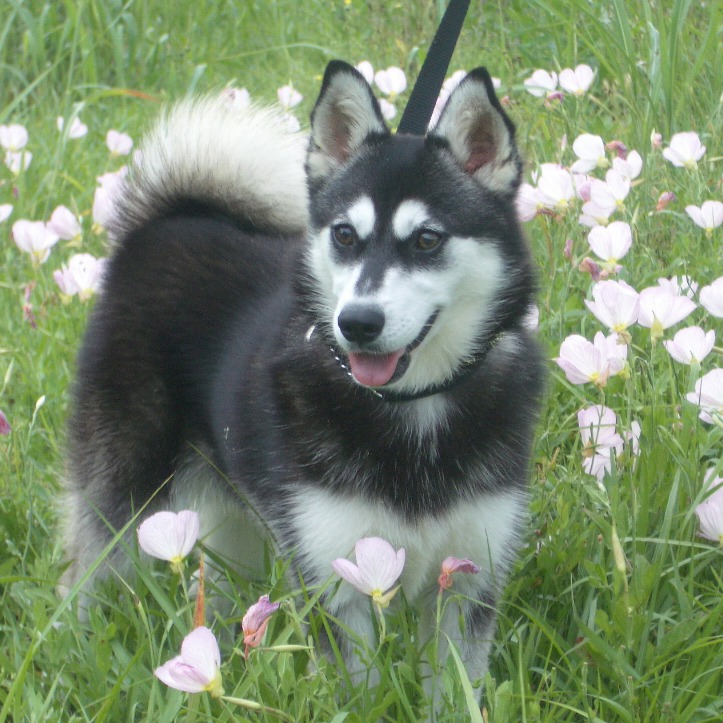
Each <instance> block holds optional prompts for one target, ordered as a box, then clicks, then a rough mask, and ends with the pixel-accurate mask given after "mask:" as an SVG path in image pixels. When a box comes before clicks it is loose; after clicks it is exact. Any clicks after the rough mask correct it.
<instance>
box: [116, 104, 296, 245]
mask: <svg viewBox="0 0 723 723" xmlns="http://www.w3.org/2000/svg"><path fill="white" fill-rule="evenodd" d="M284 123H285V121H284V119H283V117H282V116H281V114H280V113H278V112H275V111H273V110H270V109H261V108H249V109H231V108H229V107H228V106H227V105H226V102H225V100H224V99H223V98H222V97H220V96H219V97H209V98H206V99H205V100H201V101H198V100H194V101H192V102H191V101H184V102H181V103H179V104H178V105H177V106H175V107H174V108H173V109H171V110H170V111H169V112H168V113H167V114H165V115H164V116H163V117H162V118H161V119H160V121H159V122H158V124H157V125H156V126H155V128H153V129H152V130H151V131H150V133H149V134H148V135H147V137H146V138H145V140H144V143H143V147H142V151H141V153H140V154H138V155H137V156H136V159H135V162H134V166H133V168H132V175H131V179H132V183H131V184H130V185H129V188H128V191H127V194H126V204H127V205H128V206H129V207H130V209H131V210H132V214H133V219H132V222H133V223H136V219H138V218H139V217H140V218H146V219H149V218H152V216H153V215H154V214H155V213H157V212H158V209H157V208H156V203H157V199H159V198H168V197H173V196H178V195H185V196H188V197H193V198H197V199H201V200H206V201H212V202H214V203H216V204H218V205H219V206H220V207H221V208H222V209H225V210H227V211H228V212H230V213H232V214H233V213H235V212H239V213H242V214H243V216H244V217H245V218H248V219H249V220H250V221H251V222H252V223H257V224H259V226H261V227H262V228H269V227H271V228H272V229H277V230H279V231H282V232H288V233H302V232H304V231H305V229H306V224H307V203H308V198H307V186H306V178H305V173H304V159H305V153H306V142H307V138H306V136H305V135H304V134H301V133H290V132H289V131H288V130H287V129H286V127H285V125H284ZM117 223H118V224H119V225H120V226H121V227H122V226H123V219H122V218H119V219H118V220H117Z"/></svg>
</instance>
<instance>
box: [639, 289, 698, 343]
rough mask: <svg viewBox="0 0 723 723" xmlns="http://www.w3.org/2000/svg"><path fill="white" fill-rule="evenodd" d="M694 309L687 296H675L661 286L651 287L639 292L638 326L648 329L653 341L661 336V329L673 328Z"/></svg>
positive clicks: (694, 305) (694, 306) (693, 303)
mask: <svg viewBox="0 0 723 723" xmlns="http://www.w3.org/2000/svg"><path fill="white" fill-rule="evenodd" d="M695 309H696V304H695V302H694V301H691V300H690V299H689V298H688V297H687V296H675V295H673V294H671V293H670V292H669V291H668V289H665V288H663V287H662V286H651V287H650V288H648V289H643V290H642V291H641V292H640V315H639V316H638V324H640V326H645V327H647V328H649V329H650V335H651V337H652V338H653V339H656V338H657V339H659V338H660V337H662V336H663V329H668V328H669V327H671V326H674V325H675V324H677V323H678V322H679V321H682V320H683V319H685V317H686V316H688V314H690V313H691V312H692V311H694V310H695Z"/></svg>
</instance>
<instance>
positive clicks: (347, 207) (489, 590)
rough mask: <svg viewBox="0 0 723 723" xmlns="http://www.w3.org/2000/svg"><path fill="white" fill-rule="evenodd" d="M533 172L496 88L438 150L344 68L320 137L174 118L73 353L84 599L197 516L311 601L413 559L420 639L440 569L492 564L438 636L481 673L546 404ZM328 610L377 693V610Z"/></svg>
mask: <svg viewBox="0 0 723 723" xmlns="http://www.w3.org/2000/svg"><path fill="white" fill-rule="evenodd" d="M521 174H522V160H521V156H520V154H519V152H518V150H517V146H516V143H515V130H514V126H513V124H512V122H511V121H510V119H509V118H508V116H507V115H506V113H505V112H504V110H503V109H502V107H501V105H500V103H499V101H498V99H497V97H496V96H495V92H494V89H493V86H492V82H491V79H490V76H489V74H488V73H487V71H486V70H485V69H483V68H478V69H476V70H473V71H472V72H470V73H469V74H468V75H467V76H466V77H465V78H464V80H463V81H462V82H461V83H460V84H459V86H458V87H457V88H456V89H455V90H454V91H453V92H452V94H451V96H450V97H449V100H448V102H447V103H446V106H445V107H444V110H443V112H442V114H441V117H440V118H439V120H438V122H437V124H436V125H435V126H434V127H433V128H431V129H430V130H429V131H428V132H427V134H426V136H415V135H407V134H398V135H397V134H394V133H392V132H390V130H389V128H388V127H387V125H386V123H385V121H384V119H383V116H382V113H381V111H380V108H379V105H378V103H377V101H376V99H375V98H374V95H373V93H372V91H371V88H370V86H369V85H368V84H367V82H366V81H365V80H364V78H363V77H362V76H361V75H360V74H359V73H358V72H357V71H356V70H355V69H354V68H353V67H352V66H350V65H348V64H346V63H344V62H341V61H332V62H331V63H330V64H329V65H328V67H327V70H326V73H325V75H324V78H323V81H322V85H321V90H320V94H319V97H318V100H317V102H316V104H315V107H314V109H313V112H312V115H311V130H310V133H309V136H308V140H307V139H306V138H304V137H303V136H302V135H301V134H298V133H297V134H294V133H290V132H288V131H286V130H285V129H284V127H283V121H282V120H280V119H279V118H278V117H277V116H276V115H274V114H273V113H271V112H269V111H264V110H247V111H232V110H230V109H229V108H227V107H226V106H225V105H224V103H223V102H222V101H219V100H213V99H206V100H201V101H196V102H183V103H181V104H180V105H179V106H177V107H176V108H175V109H174V110H172V111H170V112H169V113H168V114H166V115H165V116H164V117H163V118H162V119H161V120H160V121H159V122H158V124H157V125H156V127H155V129H154V130H152V132H151V133H150V135H149V136H148V138H147V139H146V142H145V145H144V147H143V150H142V153H141V154H140V156H139V158H138V159H137V160H136V162H135V166H134V168H133V169H132V172H131V176H130V179H131V180H130V182H129V184H128V186H127V188H126V190H125V191H124V193H123V196H122V198H120V199H119V201H118V213H117V215H116V219H115V222H114V223H113V224H112V225H111V227H110V229H109V231H110V232H111V233H112V237H113V239H114V252H113V254H112V257H111V259H110V261H109V265H108V268H107V272H106V274H105V277H104V282H103V288H102V292H101V293H100V295H99V298H98V300H97V302H96V304H95V307H94V309H93V310H92V313H91V315H90V318H89V323H88V328H87V331H86V334H85V339H84V342H83V344H82V347H81V350H80V352H79V357H78V362H77V380H76V383H75V386H74V391H73V400H74V401H73V406H72V412H71V417H70V421H69V427H68V462H67V484H66V491H65V497H64V534H65V549H66V552H67V557H68V560H69V561H70V562H69V567H68V568H67V570H66V572H65V573H64V578H63V580H62V584H63V586H64V587H65V589H66V590H67V589H69V588H70V587H72V586H73V585H74V584H75V583H76V582H78V581H79V580H80V579H81V578H82V577H83V576H85V575H86V573H88V570H89V569H90V568H91V566H92V564H93V561H94V560H95V559H96V558H97V557H98V555H99V553H100V552H101V551H102V550H103V548H104V547H105V546H106V545H107V544H108V542H109V541H110V540H111V539H112V538H113V535H114V531H116V530H118V529H121V528H123V526H124V525H127V524H128V523H129V521H130V520H132V519H133V515H134V514H136V513H137V512H138V511H139V510H143V513H142V516H146V515H148V514H150V513H151V512H153V511H157V510H159V509H174V510H179V509H185V508H192V509H196V510H198V511H199V513H200V516H201V521H202V534H203V535H204V536H205V537H204V539H205V542H206V543H207V544H208V546H209V547H211V548H213V549H214V550H216V551H217V552H218V554H219V555H221V556H223V557H224V558H225V559H227V560H228V561H229V562H230V563H232V564H234V565H235V566H237V567H238V568H239V569H241V570H243V571H244V572H245V573H247V574H249V575H252V574H257V573H258V572H259V570H260V569H263V550H264V544H265V542H264V539H265V538H269V537H270V538H271V539H272V541H273V544H274V546H275V548H276V552H277V553H278V554H279V555H282V556H285V557H287V558H290V559H291V560H292V562H291V567H292V569H293V570H294V574H296V573H297V572H298V574H299V575H300V576H301V577H302V579H303V581H304V584H305V585H307V586H313V585H321V584H322V583H324V582H325V581H326V580H328V579H329V578H330V577H331V575H332V571H331V567H330V563H331V562H332V560H334V559H335V558H339V557H347V556H348V555H349V554H350V552H351V551H352V550H353V548H354V545H355V543H356V542H357V540H359V539H361V538H365V537H373V536H374V537H381V538H384V539H386V540H387V541H389V542H390V543H391V544H392V545H393V546H394V547H395V549H396V548H399V547H404V548H405V550H406V565H405V568H404V571H403V573H402V576H401V579H400V581H401V585H402V588H403V590H404V593H405V596H406V598H407V599H408V600H409V601H410V602H411V603H413V604H415V605H418V606H419V608H420V617H419V620H420V622H419V625H420V634H419V640H420V641H421V642H424V641H425V640H426V639H428V638H429V637H430V636H431V635H432V634H433V633H434V630H435V626H436V625H437V620H436V596H437V593H438V585H437V577H438V575H439V573H440V565H441V563H442V561H443V560H444V559H445V558H446V557H447V556H450V555H453V556H456V557H459V558H471V559H472V560H473V561H474V562H475V563H476V564H477V565H478V566H479V567H481V572H480V573H479V574H477V575H458V576H457V578H456V579H455V581H454V592H456V593H459V604H458V605H457V604H455V605H447V606H445V608H444V609H445V610H446V612H445V614H444V616H443V618H442V620H441V621H439V625H440V628H441V630H442V632H444V633H446V635H447V636H449V639H451V640H453V641H454V642H455V644H456V645H457V647H458V649H459V651H460V656H461V658H462V660H463V661H464V664H465V665H466V668H467V672H468V675H469V678H470V679H472V680H474V679H479V678H482V677H483V676H484V674H485V672H486V670H487V666H488V657H489V651H490V647H491V643H492V639H493V635H494V630H495V624H496V623H495V617H496V607H497V604H498V601H499V599H500V593H501V591H502V589H503V587H504V585H505V581H506V578H507V576H508V573H509V570H510V567H511V565H512V563H513V561H514V560H515V557H516V554H517V552H518V550H519V547H520V545H521V541H522V538H523V535H524V529H525V520H526V514H527V513H526V500H527V491H526V490H527V478H528V475H529V467H530V460H531V449H532V442H533V434H534V428H535V423H536V420H537V417H538V412H539V408H540V403H541V396H542V392H543V386H544V375H543V366H542V362H541V356H540V352H539V350H538V346H537V342H536V341H535V338H534V333H533V332H531V331H530V330H529V329H528V328H527V325H526V322H525V319H526V315H527V314H528V312H529V310H530V308H531V306H533V305H534V294H535V274H534V270H533V263H532V261H531V257H530V252H529V249H528V246H527V243H526V240H525V238H524V235H523V233H522V231H521V229H520V224H519V222H518V219H517V217H516V211H515V196H516V192H517V189H518V187H519V184H520V180H521ZM129 539H130V538H129ZM122 557H123V552H122V550H118V551H115V552H113V553H111V555H110V556H109V558H108V562H111V563H112V564H113V565H114V567H118V566H121V564H122V562H121V558H122ZM104 569H106V570H107V567H100V568H99V570H98V572H97V573H95V574H94V575H92V576H91V575H88V577H89V579H88V581H87V583H86V585H85V591H84V594H85V595H86V597H87V596H88V595H90V594H91V586H92V583H93V578H96V577H98V575H101V576H102V575H103V570H104ZM324 604H325V605H326V607H327V609H328V611H329V612H330V613H331V615H332V616H333V617H334V618H335V619H336V620H338V621H339V625H333V626H332V634H333V635H334V637H335V638H337V640H336V642H337V645H338V646H339V649H340V650H341V651H342V653H343V655H344V657H345V659H346V663H347V665H348V667H349V669H350V670H352V671H354V670H356V671H357V672H358V671H359V670H360V665H361V664H360V662H359V659H358V656H357V655H355V652H354V650H355V645H354V643H353V638H354V637H355V636H354V635H352V636H351V637H350V636H348V635H346V634H345V633H344V632H342V628H345V629H347V630H348V631H352V633H354V634H356V635H357V636H359V637H361V638H363V637H365V636H366V638H367V639H368V640H370V641H371V640H372V639H373V635H374V628H373V620H372V615H371V611H370V605H369V601H368V599H367V598H366V597H365V596H363V595H362V594H360V593H359V592H357V591H355V590H354V589H353V588H352V587H351V585H349V583H347V582H342V583H341V585H340V586H339V588H338V590H337V591H336V594H335V595H333V596H332V595H328V596H327V597H326V598H325V599H324ZM460 620H461V621H462V622H463V624H462V625H460ZM440 638H441V639H443V638H444V636H442V635H440ZM441 654H442V655H443V654H444V653H441ZM432 667H433V666H432ZM431 677H432V676H431V675H430V676H427V678H428V680H429V679H431ZM427 685H428V686H429V685H431V684H430V683H429V682H427Z"/></svg>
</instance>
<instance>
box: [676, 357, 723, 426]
mask: <svg viewBox="0 0 723 723" xmlns="http://www.w3.org/2000/svg"><path fill="white" fill-rule="evenodd" d="M685 398H686V399H687V400H688V401H689V402H691V403H692V404H696V405H698V406H699V407H700V409H701V411H700V414H699V415H698V416H699V417H700V418H701V419H702V420H703V421H704V422H708V424H713V416H712V415H713V414H715V415H716V416H718V417H721V416H723V369H713V370H712V371H709V372H708V373H707V374H706V375H705V376H703V377H701V378H700V379H698V381H697V382H696V383H695V391H693V392H690V393H689V394H686V395H685Z"/></svg>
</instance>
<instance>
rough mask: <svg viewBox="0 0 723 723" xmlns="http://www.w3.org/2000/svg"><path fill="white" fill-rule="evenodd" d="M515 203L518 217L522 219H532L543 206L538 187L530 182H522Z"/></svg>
mask: <svg viewBox="0 0 723 723" xmlns="http://www.w3.org/2000/svg"><path fill="white" fill-rule="evenodd" d="M515 205H516V208H517V218H519V219H520V221H523V222H524V221H532V219H533V218H535V216H537V212H538V211H539V210H540V208H542V203H541V202H540V199H539V194H538V193H537V189H536V188H535V187H534V186H531V185H530V184H529V183H523V184H521V185H520V188H519V190H518V191H517V198H516V199H515Z"/></svg>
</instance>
